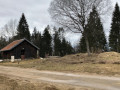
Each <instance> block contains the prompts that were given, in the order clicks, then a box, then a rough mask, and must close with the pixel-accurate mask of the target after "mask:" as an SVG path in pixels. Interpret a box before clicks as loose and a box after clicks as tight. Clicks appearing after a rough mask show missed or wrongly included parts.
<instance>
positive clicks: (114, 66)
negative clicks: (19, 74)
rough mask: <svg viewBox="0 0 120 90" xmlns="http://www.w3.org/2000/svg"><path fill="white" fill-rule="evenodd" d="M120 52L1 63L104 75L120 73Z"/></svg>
mask: <svg viewBox="0 0 120 90" xmlns="http://www.w3.org/2000/svg"><path fill="white" fill-rule="evenodd" d="M119 64H120V54H119V53H116V52H105V53H101V54H92V55H91V56H87V54H82V53H80V54H75V55H67V56H65V57H61V58H48V59H43V60H40V59H37V60H27V61H21V62H20V64H19V65H18V64H17V62H16V63H11V62H5V63H1V64H0V65H5V66H15V67H23V68H35V69H38V70H49V71H62V72H76V73H94V74H103V75H120V65H119Z"/></svg>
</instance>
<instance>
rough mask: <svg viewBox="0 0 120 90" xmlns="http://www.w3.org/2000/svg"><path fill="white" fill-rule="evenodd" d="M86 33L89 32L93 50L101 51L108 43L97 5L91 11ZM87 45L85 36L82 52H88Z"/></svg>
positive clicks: (82, 42)
mask: <svg viewBox="0 0 120 90" xmlns="http://www.w3.org/2000/svg"><path fill="white" fill-rule="evenodd" d="M85 33H87V37H88V41H89V46H90V50H91V52H100V51H102V50H103V49H104V47H105V44H106V38H105V33H104V30H103V26H102V23H101V20H100V16H99V14H98V12H97V10H96V8H95V7H93V10H92V12H91V13H90V17H89V19H88V24H87V25H86V30H85ZM85 46H86V43H85V38H84V36H83V37H82V38H81V41H80V51H81V52H86V50H87V49H86V47H85Z"/></svg>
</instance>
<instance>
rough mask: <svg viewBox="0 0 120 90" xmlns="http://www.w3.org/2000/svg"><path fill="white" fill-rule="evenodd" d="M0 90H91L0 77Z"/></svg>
mask: <svg viewBox="0 0 120 90" xmlns="http://www.w3.org/2000/svg"><path fill="white" fill-rule="evenodd" d="M0 90H92V89H86V88H84V87H82V88H81V87H78V86H71V85H63V84H55V83H43V82H41V83H31V82H27V81H23V80H18V79H17V80H15V79H10V78H8V77H5V76H2V75H1V76H0Z"/></svg>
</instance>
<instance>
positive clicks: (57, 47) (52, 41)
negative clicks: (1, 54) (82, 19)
mask: <svg viewBox="0 0 120 90" xmlns="http://www.w3.org/2000/svg"><path fill="white" fill-rule="evenodd" d="M87 22H88V23H87V24H86V25H85V30H84V32H83V34H82V38H80V40H79V41H78V42H79V44H78V45H74V47H73V46H72V45H71V41H67V39H66V38H65V32H66V30H65V28H64V27H57V26H55V27H50V26H49V25H48V26H46V28H45V29H44V31H43V32H40V30H38V29H37V28H36V27H35V28H34V29H33V32H32V33H30V30H29V25H28V23H27V20H26V17H25V14H24V13H23V14H22V16H21V18H20V20H19V23H18V25H17V22H16V21H15V20H11V21H10V22H9V23H8V24H6V25H5V26H4V28H3V30H2V31H3V32H4V33H5V34H2V35H1V37H0V49H1V48H3V47H5V46H6V45H7V44H9V43H10V42H12V41H14V40H18V39H23V38H26V39H28V40H29V41H31V42H32V43H34V44H35V45H36V46H38V47H39V48H40V56H41V57H45V55H50V56H65V55H68V54H74V53H86V52H87V47H86V40H85V38H86V36H85V35H87V38H88V42H89V48H90V52H91V53H100V52H105V51H109V49H111V50H112V51H116V52H120V10H119V6H118V4H116V6H115V9H114V12H113V16H112V23H111V29H110V35H109V40H108V41H107V39H106V35H105V32H104V28H103V23H102V22H101V17H100V15H99V13H98V11H97V9H96V7H95V6H93V7H92V11H91V12H90V14H89V18H88V20H87ZM51 32H52V33H51ZM66 33H67V32H66ZM84 33H86V34H84ZM108 42H109V43H108Z"/></svg>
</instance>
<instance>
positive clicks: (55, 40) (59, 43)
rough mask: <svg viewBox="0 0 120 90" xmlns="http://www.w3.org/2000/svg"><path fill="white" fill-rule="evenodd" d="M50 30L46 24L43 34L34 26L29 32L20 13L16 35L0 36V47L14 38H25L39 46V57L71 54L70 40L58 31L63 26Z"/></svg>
mask: <svg viewBox="0 0 120 90" xmlns="http://www.w3.org/2000/svg"><path fill="white" fill-rule="evenodd" d="M50 30H51V29H50V26H49V25H48V26H47V27H46V28H45V30H44V32H43V34H41V32H40V31H39V30H37V28H36V27H35V28H34V30H33V32H32V34H30V31H29V25H28V24H27V20H26V18H25V15H24V14H22V17H21V18H20V21H19V24H18V26H17V30H16V31H17V32H16V35H14V36H12V37H10V38H9V39H5V38H3V37H0V46H1V47H0V49H2V48H3V47H5V46H6V45H7V44H9V43H11V42H12V41H14V40H18V39H23V38H26V39H28V40H30V41H31V42H32V43H34V44H35V45H36V46H37V47H39V48H40V51H39V52H40V57H45V56H52V55H54V56H55V55H56V56H64V55H67V54H72V53H73V48H72V46H71V44H70V42H68V41H67V40H66V39H65V38H64V36H62V35H60V33H61V32H60V31H62V30H63V28H59V29H58V30H57V29H56V30H54V31H53V32H54V34H51V33H50Z"/></svg>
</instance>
